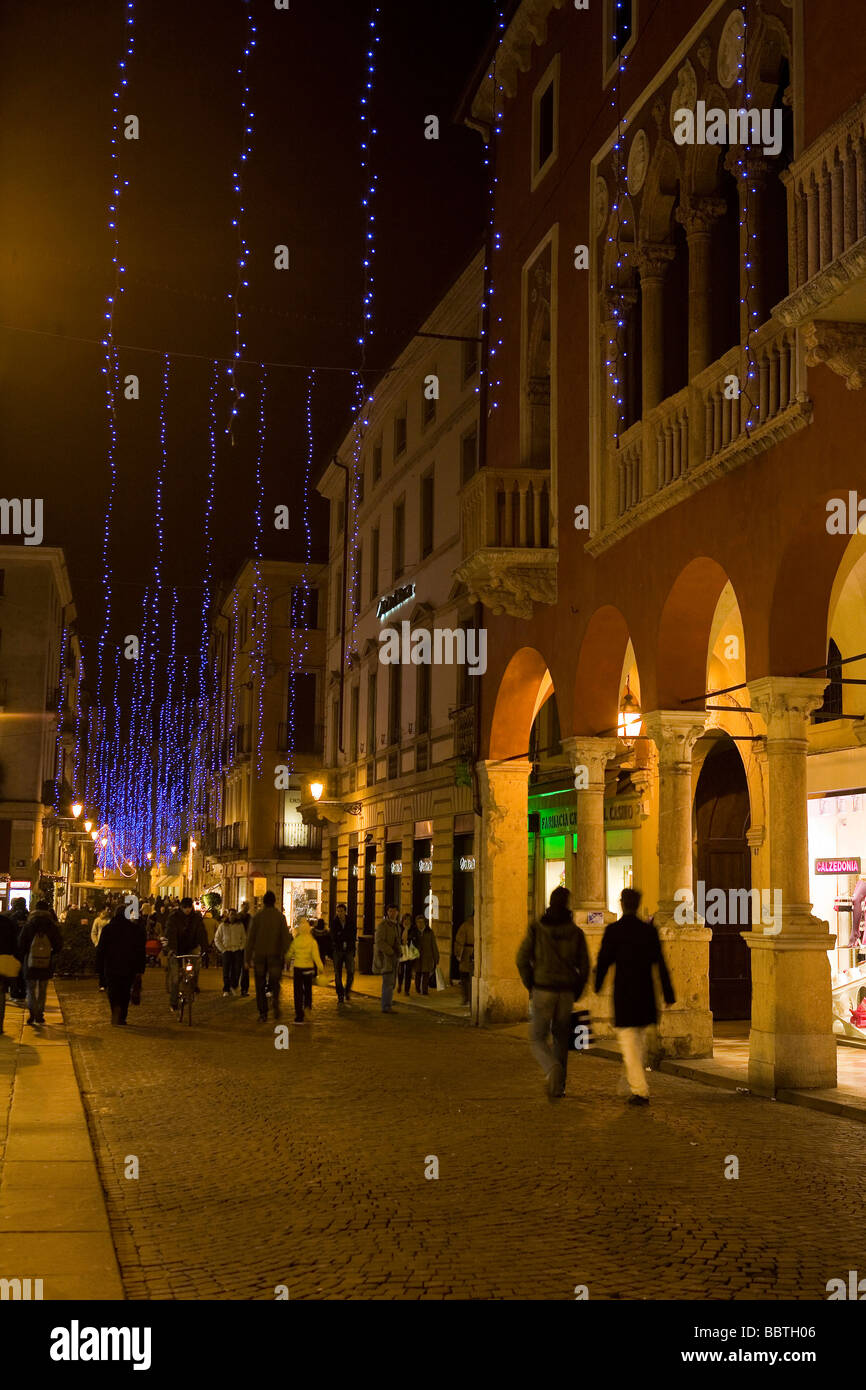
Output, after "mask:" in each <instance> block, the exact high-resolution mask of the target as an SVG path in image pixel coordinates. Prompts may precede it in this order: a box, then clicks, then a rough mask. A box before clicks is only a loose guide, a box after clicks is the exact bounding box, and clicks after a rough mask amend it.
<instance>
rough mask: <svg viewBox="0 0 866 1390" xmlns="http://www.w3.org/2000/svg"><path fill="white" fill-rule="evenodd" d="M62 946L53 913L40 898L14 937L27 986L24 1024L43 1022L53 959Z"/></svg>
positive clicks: (61, 939) (61, 938) (58, 928)
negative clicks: (26, 1011)
mask: <svg viewBox="0 0 866 1390" xmlns="http://www.w3.org/2000/svg"><path fill="white" fill-rule="evenodd" d="M62 947H63V937H62V936H61V934H60V927H59V926H58V925H57V920H56V918H55V916H54V913H53V912H52V911H51V908H50V907H49V905H48V903H47V902H46V901H45V899H44V898H40V899H39V901H38V903H37V904H36V906H35V908H34V909H33V911H32V912H31V914H30V916H29V917H28V918H27V921H26V922H25V923H24V926H23V927H22V928H21V933H20V935H19V937H18V955H19V958H20V959H21V960H22V961H23V962H24V978H25V981H26V983H27V1008H28V1010H29V1013H28V1015H27V1022H28V1023H30V1024H33V1025H36V1024H40V1023H44V1022H45V996H46V994H47V992H48V981H49V979H50V978H51V967H52V961H53V959H54V956H55V955H56V954H57V953H58V952H59V951H60V950H61V949H62Z"/></svg>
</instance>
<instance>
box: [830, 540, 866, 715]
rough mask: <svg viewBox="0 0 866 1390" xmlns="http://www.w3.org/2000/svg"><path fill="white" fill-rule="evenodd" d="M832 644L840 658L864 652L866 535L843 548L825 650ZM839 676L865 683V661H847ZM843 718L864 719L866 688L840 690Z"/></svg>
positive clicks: (865, 625)
mask: <svg viewBox="0 0 866 1390" xmlns="http://www.w3.org/2000/svg"><path fill="white" fill-rule="evenodd" d="M831 640H832V641H834V642H835V643H836V645H837V647H838V648H839V651H840V653H841V655H842V657H843V659H846V658H850V657H853V656H859V655H860V653H861V652H866V535H859V534H857V535H854V536H852V537H851V540H850V541H849V543H848V545H847V546H846V548H845V553H844V555H843V556H842V560H841V561H840V564H839V567H838V569H837V571H836V578H835V580H834V582H833V589H832V592H831V594H830V603H829V606H828V611H827V647H828V648H829V644H830V641H831ZM842 675H843V676H847V677H850V678H851V679H853V680H866V660H864V661H850V662H848V664H846V665H845V666H843V668H842ZM842 711H843V714H844V715H845V716H846V717H851V716H853V717H855V718H858V719H863V718H864V717H866V686H862V685H850V686H844V685H843V687H842Z"/></svg>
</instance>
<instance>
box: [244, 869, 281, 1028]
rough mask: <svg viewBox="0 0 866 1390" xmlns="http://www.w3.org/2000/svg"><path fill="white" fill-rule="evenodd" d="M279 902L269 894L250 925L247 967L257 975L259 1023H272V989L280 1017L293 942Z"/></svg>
mask: <svg viewBox="0 0 866 1390" xmlns="http://www.w3.org/2000/svg"><path fill="white" fill-rule="evenodd" d="M276 901H277V900H276V897H275V895H274V894H273V893H271V892H267V893H266V894H265V896H264V898H263V899H262V902H263V904H264V906H263V907H262V910H261V912H257V913H256V915H255V917H254V918H253V920H252V921H251V922H250V929H249V932H248V934H247V946H246V961H247V965H250V964H251V965H252V967H253V971H254V973H255V979H256V1003H257V1004H258V1006H259V1023H267V1021H268V997H267V993H266V991H267V990H268V989H270V991H271V1004H272V1005H273V1010H274V1018H279V1016H280V976H281V975H282V973H283V961H284V960H285V958H286V952H287V951H288V949H289V946H290V945H291V943H292V938H291V936H290V935H289V924H288V922H287V921H286V919H285V917H284V915H283V913H282V912H280V910H279V908H277V907H276V906H275V903H276Z"/></svg>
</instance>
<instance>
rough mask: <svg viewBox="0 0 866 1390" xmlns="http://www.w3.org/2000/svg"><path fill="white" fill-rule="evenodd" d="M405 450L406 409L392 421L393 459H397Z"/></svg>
mask: <svg viewBox="0 0 866 1390" xmlns="http://www.w3.org/2000/svg"><path fill="white" fill-rule="evenodd" d="M405 450H406V408H405V406H404V408H403V414H402V415H397V416H396V417H395V419H394V457H395V459H396V458H399V457H400V455H401V454H402V453H404V452H405Z"/></svg>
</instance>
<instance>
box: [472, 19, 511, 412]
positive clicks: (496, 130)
mask: <svg viewBox="0 0 866 1390" xmlns="http://www.w3.org/2000/svg"><path fill="white" fill-rule="evenodd" d="M496 26H497V31H498V36H499V38H498V41H497V45H496V52H495V54H494V58H493V63H492V65H491V68H490V74H489V81H490V84H491V119H490V133H489V136H488V138H487V140H486V141H485V142H484V167H485V169H486V170H487V238H488V247H489V252H488V254H489V256H490V265H489V267H488V274H487V284H486V286H485V288H484V289H483V291H482V294H481V333H482V337H483V338H484V340H485V344H484V345H485V348H486V351H485V352H483V353H482V358H481V364H480V370H479V373H478V386H477V387H476V388H475V389H476V393H478V394H480V393H481V391H482V389H483V388H484V387H485V386H486V387H487V415H488V418H489V417H490V416H491V415H492V414H493V413H494V412H495V411H496V410H498V408H499V398H498V393H499V391H500V390H501V387H502V380H501V377H500V376H499V375H498V369H499V361H498V359H499V357H500V354H501V350H502V315H501V314H497V317H496V342H495V346H493V345H492V343H493V335H492V333H491V329H490V323H491V318H492V313H493V302H494V299H495V297H496V292H495V288H494V277H493V265H494V262H495V260H496V257H497V256H498V254H499V252H500V250H501V244H502V234H501V233H500V232H499V231H497V228H496V202H497V196H496V195H497V187H498V184H499V174H498V172H497V168H496V150H497V147H498V139H499V135H500V134H501V131H502V112H501V110H500V107H499V93H500V90H501V88H500V84H499V82H498V80H497V75H496V72H497V62H498V59H499V43H500V42H501V39H502V35H503V34H504V32H505V15H504V10H503V7H502V5H500V6H499V9H498V12H497V17H496ZM494 359H497V360H495V361H494Z"/></svg>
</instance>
